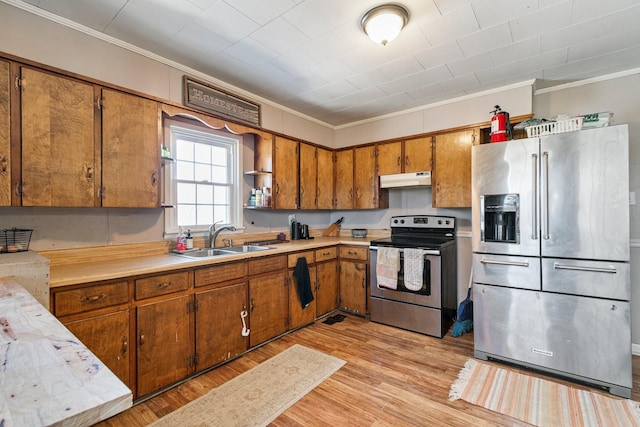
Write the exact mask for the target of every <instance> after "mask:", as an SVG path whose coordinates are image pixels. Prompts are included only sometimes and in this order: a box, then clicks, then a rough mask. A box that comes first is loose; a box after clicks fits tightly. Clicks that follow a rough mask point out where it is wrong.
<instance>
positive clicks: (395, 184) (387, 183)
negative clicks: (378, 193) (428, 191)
mask: <svg viewBox="0 0 640 427" xmlns="http://www.w3.org/2000/svg"><path fill="white" fill-rule="evenodd" d="M402 187H431V171H425V172H409V173H396V174H393V175H381V176H380V188H402Z"/></svg>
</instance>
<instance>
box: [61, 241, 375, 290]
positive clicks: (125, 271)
mask: <svg viewBox="0 0 640 427" xmlns="http://www.w3.org/2000/svg"><path fill="white" fill-rule="evenodd" d="M374 238H375V237H366V238H354V237H350V236H339V237H315V238H314V239H309V240H291V241H289V242H286V243H278V244H274V245H269V247H270V248H271V249H268V250H264V251H259V252H249V253H241V254H237V255H225V256H221V257H214V258H203V259H194V258H187V257H185V256H181V255H177V254H164V255H150V256H141V257H135V256H134V257H130V258H126V259H114V260H101V261H99V262H97V261H93V262H86V263H75V264H70V265H59V266H52V267H51V273H50V274H51V277H50V280H49V284H50V287H51V288H56V287H60V286H70V285H77V284H83V283H91V282H97V281H102V280H112V279H119V278H123V277H128V276H135V275H143V274H153V273H162V272H167V271H170V270H178V269H182V268H193V267H201V266H206V265H215V264H218V263H224V262H230V261H240V260H244V259H250V258H256V257H264V256H270V255H278V254H286V253H289V252H296V251H304V250H310V249H317V248H322V247H326V246H334V245H337V244H345V245H362V246H367V247H368V246H369V242H370V241H371V240H373V239H374Z"/></svg>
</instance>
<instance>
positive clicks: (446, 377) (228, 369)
mask: <svg viewBox="0 0 640 427" xmlns="http://www.w3.org/2000/svg"><path fill="white" fill-rule="evenodd" d="M295 343H297V344H302V345H305V346H308V347H311V348H315V349H317V350H320V351H323V352H325V353H328V354H331V355H334V356H336V357H339V358H341V359H343V360H345V361H346V362H347V363H346V365H345V366H343V367H342V368H341V369H340V370H339V371H338V372H336V373H334V374H333V375H332V376H331V377H330V378H329V379H327V380H326V381H324V382H323V383H322V384H320V385H319V386H318V387H316V388H315V389H314V390H313V391H311V392H310V393H308V394H307V395H306V396H304V397H303V398H302V399H301V400H300V401H298V402H297V403H296V404H295V405H293V406H292V407H291V408H289V409H288V410H286V411H285V412H284V413H282V414H281V415H280V416H279V417H278V418H277V419H276V420H275V421H274V422H273V423H272V424H271V425H272V426H328V425H331V426H525V425H528V424H526V423H523V422H520V421H517V420H514V419H512V418H509V417H506V416H502V415H500V414H497V413H495V412H491V411H489V410H486V409H483V408H480V407H478V406H474V405H471V404H469V403H466V402H464V401H462V400H457V401H454V402H450V401H449V400H448V395H449V388H450V386H451V383H452V382H453V381H454V380H455V379H456V377H457V375H458V372H459V371H460V369H461V368H462V367H463V365H464V363H465V361H466V360H467V359H468V358H471V357H473V334H466V335H463V336H462V337H458V338H453V337H451V335H450V334H448V335H447V336H446V337H445V338H443V339H438V338H433V337H427V336H424V335H421V334H416V333H412V332H408V331H404V330H401V329H396V328H392V327H388V326H384V325H380V324H377V323H373V322H370V321H368V320H366V319H363V318H360V317H357V316H354V315H347V318H346V319H345V320H344V321H342V322H340V323H335V324H333V325H327V324H323V323H322V322H321V321H317V322H316V323H314V324H312V325H310V326H307V327H305V328H303V329H300V330H298V331H295V332H293V333H291V334H288V335H286V336H284V337H282V338H279V339H277V340H275V341H272V342H270V343H268V344H266V345H264V346H262V347H260V348H257V349H255V350H253V351H251V352H249V353H248V354H246V355H244V356H242V357H241V358H239V359H236V360H234V361H232V362H229V363H227V364H225V365H223V366H220V367H218V368H216V369H214V370H212V371H210V372H208V373H206V374H203V375H200V376H198V377H196V378H193V379H191V380H189V381H187V382H186V383H184V384H181V385H179V386H177V387H175V388H173V389H171V390H169V391H166V392H164V393H162V394H160V395H158V396H156V397H154V398H152V399H149V400H147V401H145V402H143V403H140V404H138V405H136V406H134V407H133V408H131V409H129V410H128V411H125V412H123V413H121V414H119V415H117V416H115V417H113V418H111V419H109V420H106V421H104V422H102V423H100V424H98V426H101V427H106V426H127V427H135V426H144V425H146V424H148V423H150V422H152V421H154V420H156V419H158V418H160V417H162V416H163V415H165V414H167V413H169V412H171V411H173V410H175V409H177V408H179V407H181V406H183V405H184V404H186V403H188V402H189V401H191V400H193V399H195V398H197V397H199V396H201V395H203V394H204V393H206V392H207V391H208V390H210V389H212V388H214V387H217V386H219V385H220V384H223V383H224V382H226V381H228V380H230V379H231V378H233V377H235V376H236V375H239V374H240V373H242V372H244V371H246V370H248V369H250V368H252V367H254V366H256V365H257V364H259V363H261V362H263V361H265V360H266V359H268V358H270V357H272V356H274V355H276V354H278V353H279V352H281V351H282V350H284V349H286V348H288V347H289V346H291V345H293V344H295ZM633 367H634V369H633V371H634V376H633V384H634V386H633V394H632V399H633V400H636V401H637V400H640V375H638V374H639V373H640V357H636V356H634V357H633ZM528 373H529V374H533V373H531V372H528ZM533 375H535V374H533ZM538 376H541V375H538ZM560 382H562V381H560ZM566 384H570V383H566ZM571 385H572V386H574V387H580V386H579V385H576V384H571Z"/></svg>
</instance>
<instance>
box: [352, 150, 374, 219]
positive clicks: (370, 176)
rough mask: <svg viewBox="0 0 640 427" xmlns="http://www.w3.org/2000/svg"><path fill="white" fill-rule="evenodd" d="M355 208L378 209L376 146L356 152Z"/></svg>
mask: <svg viewBox="0 0 640 427" xmlns="http://www.w3.org/2000/svg"><path fill="white" fill-rule="evenodd" d="M354 160H355V161H354V174H353V176H354V193H355V197H354V207H355V208H356V209H372V208H377V207H378V200H377V195H376V193H377V187H378V175H377V174H376V157H375V146H373V145H368V146H365V147H358V148H356V149H355V150H354Z"/></svg>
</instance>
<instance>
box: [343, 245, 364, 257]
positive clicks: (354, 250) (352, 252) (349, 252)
mask: <svg viewBox="0 0 640 427" xmlns="http://www.w3.org/2000/svg"><path fill="white" fill-rule="evenodd" d="M340 258H343V259H357V260H362V261H367V260H368V259H369V248H368V247H366V246H340Z"/></svg>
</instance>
